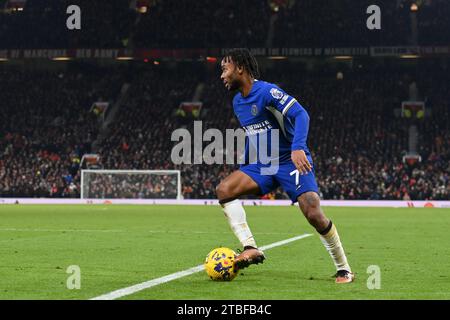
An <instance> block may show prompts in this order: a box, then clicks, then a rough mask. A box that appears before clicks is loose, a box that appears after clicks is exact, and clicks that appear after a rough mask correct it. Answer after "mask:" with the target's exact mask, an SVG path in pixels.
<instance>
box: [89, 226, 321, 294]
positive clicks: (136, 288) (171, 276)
mask: <svg viewBox="0 0 450 320" xmlns="http://www.w3.org/2000/svg"><path fill="white" fill-rule="evenodd" d="M310 236H312V234H310V233H305V234H302V235H300V236H296V237H293V238H289V239H286V240H282V241H278V242H274V243H271V244H269V245H267V246H263V247H260V249H261V250H269V249H272V248H275V247H279V246H282V245H285V244H288V243H291V242H294V241H297V240H300V239H303V238H306V237H310ZM202 270H204V267H203V264H201V265H198V266H196V267H193V268H190V269H186V270H183V271H179V272H175V273H172V274H169V275H167V276H164V277H161V278H156V279H153V280H149V281H146V282H142V283H139V284H136V285H134V286H131V287H127V288H123V289H119V290H116V291H112V292H109V293H106V294H103V295H101V296H98V297H95V298H92V299H90V300H114V299H118V298H121V297H125V296H128V295H130V294H133V293H136V292H138V291H142V290H144V289H148V288H151V287H155V286H157V285H160V284H162V283H166V282H169V281H172V280H176V279H180V278H183V277H186V276H189V275H191V274H194V273H197V272H200V271H202Z"/></svg>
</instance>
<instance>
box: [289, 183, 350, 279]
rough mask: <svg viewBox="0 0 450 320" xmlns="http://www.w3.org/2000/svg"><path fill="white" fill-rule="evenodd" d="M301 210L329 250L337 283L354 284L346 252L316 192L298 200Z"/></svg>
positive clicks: (311, 192) (306, 194) (301, 196)
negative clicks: (334, 267) (335, 271)
mask: <svg viewBox="0 0 450 320" xmlns="http://www.w3.org/2000/svg"><path fill="white" fill-rule="evenodd" d="M297 200H298V203H299V206H300V210H301V211H302V212H303V214H304V216H305V217H306V219H307V220H308V222H309V223H310V224H311V225H312V226H313V227H314V228H315V229H316V230H317V232H318V233H319V235H320V240H321V241H322V243H323V245H324V246H325V248H326V249H327V251H328V253H329V254H330V256H331V258H332V259H333V262H334V265H335V266H336V270H337V273H336V282H337V283H347V282H352V281H353V278H354V275H353V274H352V272H351V268H350V265H349V264H348V262H347V257H346V255H345V252H344V248H343V246H342V243H341V240H340V238H339V234H338V232H337V229H336V226H335V225H334V224H333V222H331V220H329V219H328V218H327V217H326V216H325V214H324V213H323V211H322V208H321V207H320V198H319V196H318V194H317V193H316V192H313V191H309V192H305V193H303V194H301V195H300V196H299V197H298V198H297Z"/></svg>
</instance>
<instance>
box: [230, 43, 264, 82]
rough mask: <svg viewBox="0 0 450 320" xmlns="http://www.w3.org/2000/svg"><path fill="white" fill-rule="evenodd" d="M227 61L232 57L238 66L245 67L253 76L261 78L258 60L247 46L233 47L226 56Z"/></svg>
mask: <svg viewBox="0 0 450 320" xmlns="http://www.w3.org/2000/svg"><path fill="white" fill-rule="evenodd" d="M224 59H225V61H228V60H229V59H231V60H232V61H233V62H234V63H235V64H236V65H237V66H239V67H243V68H244V69H245V70H246V71H247V72H248V73H249V74H250V75H251V76H252V77H253V78H255V79H256V78H259V69H258V62H256V59H255V57H254V56H253V55H252V54H251V52H250V50H248V49H245V48H238V49H231V50H230V51H228V52H227V53H226V54H225V56H224Z"/></svg>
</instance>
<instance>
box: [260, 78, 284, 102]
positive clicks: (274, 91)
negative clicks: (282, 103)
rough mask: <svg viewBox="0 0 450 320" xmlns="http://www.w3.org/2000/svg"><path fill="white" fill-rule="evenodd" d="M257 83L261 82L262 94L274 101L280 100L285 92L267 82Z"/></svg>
mask: <svg viewBox="0 0 450 320" xmlns="http://www.w3.org/2000/svg"><path fill="white" fill-rule="evenodd" d="M258 82H261V84H260V87H261V89H262V92H263V93H264V94H266V95H269V96H272V97H273V98H275V99H280V98H282V97H283V96H284V94H285V92H284V91H283V90H282V89H281V88H280V87H279V86H277V85H276V84H274V83H271V82H267V81H258Z"/></svg>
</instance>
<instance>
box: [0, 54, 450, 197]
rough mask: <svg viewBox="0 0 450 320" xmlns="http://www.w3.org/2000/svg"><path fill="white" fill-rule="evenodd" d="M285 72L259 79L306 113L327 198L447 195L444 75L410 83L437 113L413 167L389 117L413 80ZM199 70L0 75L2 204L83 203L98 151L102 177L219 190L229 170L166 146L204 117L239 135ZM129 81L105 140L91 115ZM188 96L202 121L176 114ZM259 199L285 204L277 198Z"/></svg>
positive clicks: (422, 125)
mask: <svg viewBox="0 0 450 320" xmlns="http://www.w3.org/2000/svg"><path fill="white" fill-rule="evenodd" d="M369 65H370V64H369ZM292 68H293V66H292V65H289V64H287V65H284V66H283V65H282V64H279V65H277V66H276V67H275V68H271V69H269V70H265V71H264V72H263V74H264V77H263V78H264V79H265V80H267V81H272V82H275V83H278V84H279V85H280V86H281V87H282V88H283V89H285V90H286V91H287V92H289V93H290V94H291V95H293V96H295V97H297V99H298V100H299V102H300V103H301V104H302V105H304V106H305V108H306V109H307V110H308V112H309V113H310V116H311V124H310V136H309V137H310V138H309V146H310V149H311V150H312V152H313V159H314V163H315V167H316V172H317V178H318V183H319V186H320V191H321V196H322V197H323V198H324V199H389V200H409V199H414V200H418V199H449V198H450V181H449V180H450V133H449V132H450V128H449V123H448V119H449V118H450V115H449V110H450V106H449V101H450V100H449V99H448V92H447V91H446V86H445V84H446V83H449V82H448V81H449V80H450V79H449V76H448V75H447V74H448V72H447V71H448V70H446V69H445V68H443V67H441V66H440V65H436V66H434V67H433V66H426V67H425V68H423V70H421V71H420V74H422V73H423V74H425V75H426V72H429V73H432V74H433V77H427V76H424V77H417V81H418V87H419V88H420V90H421V94H422V96H423V99H424V100H426V103H427V108H429V109H430V110H432V114H431V116H430V117H427V118H425V119H424V120H422V121H418V122H417V126H418V128H419V133H420V137H419V146H420V148H419V150H418V151H419V153H420V155H421V157H422V162H419V163H416V164H412V165H410V164H408V163H405V162H404V161H402V157H403V156H404V155H406V153H407V150H408V127H409V125H410V123H409V122H408V121H407V120H405V119H401V118H398V117H395V116H394V109H396V108H399V107H400V105H401V102H402V101H403V100H407V98H408V85H409V83H410V82H411V81H412V80H414V79H416V76H415V72H411V71H408V70H404V69H400V68H399V69H395V68H393V67H392V66H388V67H384V68H380V69H379V70H377V68H376V67H372V69H369V70H366V69H365V68H368V67H367V65H364V66H361V68H354V70H345V71H344V72H343V74H341V76H340V77H338V78H337V77H336V72H335V71H332V70H329V69H324V70H322V71H320V70H319V71H314V72H311V71H310V72H308V71H307V70H301V69H299V70H298V72H295V73H292V72H287V71H288V70H292ZM297 68H299V67H297ZM436 68H439V70H438V69H436ZM427 69H429V70H428V71H427ZM201 70H202V67H201V66H199V65H195V64H192V63H186V64H182V63H181V64H178V65H177V66H176V67H167V68H166V67H163V66H147V67H146V68H135V69H134V70H132V72H130V70H127V71H126V72H124V71H123V70H115V69H108V68H106V69H105V68H98V69H97V68H93V67H89V68H87V69H86V70H82V69H81V68H80V67H79V66H76V67H73V69H69V70H66V71H65V72H50V71H36V70H35V71H21V72H12V71H3V72H2V74H1V77H0V81H1V83H0V84H1V85H2V88H3V90H2V91H1V92H0V100H1V101H2V117H1V118H0V196H3V197H4V196H15V197H41V196H48V197H79V194H80V190H81V186H80V170H79V162H80V158H81V156H82V155H83V154H84V153H88V152H91V151H93V152H95V153H98V154H99V155H100V157H101V166H102V167H103V168H105V169H147V170H150V169H179V170H181V172H182V193H183V196H184V197H185V198H215V186H216V185H218V183H219V182H220V180H221V179H223V178H224V177H226V176H227V175H228V174H229V173H230V172H232V171H233V170H234V169H236V167H237V166H236V165H227V164H224V165H218V164H217V165H205V164H182V165H174V164H173V163H172V161H171V150H172V147H173V146H174V145H175V144H176V143H177V142H178V141H171V134H172V132H173V131H174V130H175V129H178V128H185V129H187V130H189V131H190V132H191V133H193V123H194V120H201V121H202V125H203V130H206V129H208V128H217V129H219V130H220V131H222V132H223V131H224V130H225V129H226V128H237V127H238V122H237V119H236V118H235V117H234V115H233V111H232V108H231V95H230V94H229V93H228V92H227V91H226V90H225V88H223V85H222V83H221V82H220V81H219V80H218V79H217V72H218V71H217V70H215V72H213V73H212V74H211V73H209V72H208V71H206V68H205V69H204V70H203V71H201ZM125 74H126V75H127V76H125ZM130 74H131V76H130ZM126 81H129V82H130V89H129V92H128V93H127V96H126V99H125V100H124V102H123V104H122V105H121V106H120V109H119V110H118V112H117V114H116V116H115V118H114V120H113V121H112V122H110V124H109V126H108V127H107V129H106V134H103V135H99V134H98V133H99V131H100V130H101V129H100V126H99V120H98V118H97V117H96V116H95V115H93V114H92V113H91V112H90V107H91V105H92V103H93V102H95V101H99V100H100V101H102V100H103V101H114V100H115V99H116V98H117V95H118V93H119V91H120V87H121V84H122V83H124V82H126ZM36 83H39V86H37V85H36ZM200 84H203V85H200ZM195 98H199V99H200V100H201V101H202V102H203V107H202V109H201V112H200V114H199V115H193V114H183V113H178V112H177V110H178V107H179V105H180V103H181V102H183V101H191V100H193V99H195ZM196 117H198V118H196ZM100 137H102V138H101V139H100ZM97 139H100V140H97ZM94 141H96V144H97V145H98V148H97V149H96V150H92V147H93V145H94ZM205 144H206V143H205ZM172 181H173V180H171V181H170V183H168V185H163V184H158V183H150V184H147V187H148V190H147V191H146V192H143V191H142V190H143V189H142V188H141V187H135V188H137V189H136V190H134V193H132V195H133V196H138V197H150V196H155V195H156V194H157V192H155V190H161V189H163V188H167V190H172V191H170V192H169V191H167V194H170V195H171V196H173V195H174V187H173V185H171V183H172ZM121 187H122V185H121V184H120V183H117V184H113V185H111V186H104V187H103V188H100V187H99V186H98V185H97V187H95V188H97V189H98V190H97V189H96V194H98V195H108V194H112V195H114V194H116V195H117V194H120V192H121V189H120V188H121ZM108 188H109V189H108ZM265 197H266V198H286V196H285V194H284V193H283V192H282V191H281V190H277V191H276V192H274V193H273V194H269V195H265Z"/></svg>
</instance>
